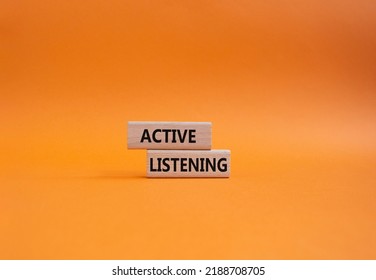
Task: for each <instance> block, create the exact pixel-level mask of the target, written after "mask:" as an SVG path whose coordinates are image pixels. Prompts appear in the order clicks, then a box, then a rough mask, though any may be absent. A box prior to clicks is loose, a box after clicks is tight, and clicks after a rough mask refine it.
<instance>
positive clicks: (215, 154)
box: [146, 150, 231, 177]
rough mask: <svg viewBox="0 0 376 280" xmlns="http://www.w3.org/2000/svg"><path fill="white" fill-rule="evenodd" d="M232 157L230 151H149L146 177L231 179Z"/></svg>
mask: <svg viewBox="0 0 376 280" xmlns="http://www.w3.org/2000/svg"><path fill="white" fill-rule="evenodd" d="M230 156H231V152H230V151H229V150H210V151H197V150H193V151H192V150H190V151H189V150H185V151H184V150H148V151H147V174H146V175H147V177H229V176H230ZM210 163H211V165H210ZM213 167H214V169H213Z"/></svg>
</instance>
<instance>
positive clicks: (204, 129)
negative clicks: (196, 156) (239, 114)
mask: <svg viewBox="0 0 376 280" xmlns="http://www.w3.org/2000/svg"><path fill="white" fill-rule="evenodd" d="M154 136H155V137H154ZM154 140H157V141H160V143H157V142H156V141H154ZM189 140H191V142H194V143H190V142H189ZM211 143H212V124H211V123H210V122H132V121H131V122H128V149H161V150H165V149H169V150H171V149H181V150H209V149H210V148H211Z"/></svg>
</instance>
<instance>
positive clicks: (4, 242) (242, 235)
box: [0, 0, 376, 259]
mask: <svg viewBox="0 0 376 280" xmlns="http://www.w3.org/2000/svg"><path fill="white" fill-rule="evenodd" d="M375 3H376V2H375V1H372V0H360V1H349V0H346V1H343V0H341V1H339V0H337V1H323V0H319V1H317V0H307V1H264V0H256V1H207V0H204V1H202V0H200V1H193V0H192V1H184V2H180V1H124V0H115V1H66V0H57V1H47V0H39V1H21V0H2V1H1V2H0V40H1V41H0V71H1V72H0V92H1V93H0V96H1V97H0V118H1V129H0V133H1V137H0V147H1V154H0V258H2V259H333V258H334V259H375V258H376V234H375V232H376V172H375V171H376V170H375V167H376V127H375V126H376V93H375V90H376V17H375V12H376V4H375ZM129 120H151V121H153V120H161V121H211V122H213V148H217V149H231V151H232V174H231V178H230V179H146V178H144V176H145V169H146V162H145V160H146V156H145V151H134V150H127V149H126V135H127V131H126V123H127V121H129Z"/></svg>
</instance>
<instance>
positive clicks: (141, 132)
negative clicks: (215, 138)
mask: <svg viewBox="0 0 376 280" xmlns="http://www.w3.org/2000/svg"><path fill="white" fill-rule="evenodd" d="M211 146H212V124H211V123H210V122H128V149H147V172H146V174H147V177H229V176H230V155H231V152H230V151H229V150H211Z"/></svg>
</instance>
